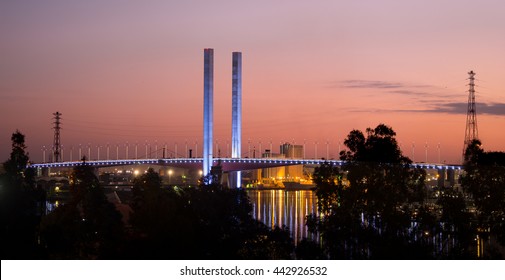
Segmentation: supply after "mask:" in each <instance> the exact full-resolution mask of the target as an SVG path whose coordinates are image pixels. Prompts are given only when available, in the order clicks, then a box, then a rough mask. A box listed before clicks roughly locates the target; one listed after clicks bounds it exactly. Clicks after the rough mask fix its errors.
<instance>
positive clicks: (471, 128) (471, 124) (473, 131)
mask: <svg viewBox="0 0 505 280" xmlns="http://www.w3.org/2000/svg"><path fill="white" fill-rule="evenodd" d="M468 75H469V80H470V83H469V84H468V86H469V89H468V110H467V112H466V129H465V143H464V144H463V158H464V157H465V152H466V148H467V147H468V145H469V144H470V143H471V142H472V141H473V140H475V139H479V130H478V129H477V113H476V110H475V72H473V71H470V72H468Z"/></svg>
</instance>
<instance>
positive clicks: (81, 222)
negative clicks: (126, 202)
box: [41, 162, 123, 259]
mask: <svg viewBox="0 0 505 280" xmlns="http://www.w3.org/2000/svg"><path fill="white" fill-rule="evenodd" d="M70 191H71V194H72V197H71V199H70V201H69V202H68V203H67V204H66V205H63V206H62V207H61V208H60V209H57V210H55V211H54V212H52V213H50V214H49V215H48V216H46V217H45V219H44V220H43V221H42V223H41V228H42V237H43V241H44V243H45V245H46V247H47V250H48V254H49V257H50V258H78V259H95V258H99V259H109V258H117V257H118V256H119V252H120V246H121V242H122V240H123V224H122V220H121V214H120V213H119V212H118V211H117V210H116V208H115V206H114V205H113V204H112V203H110V202H109V201H108V200H107V197H106V195H105V193H104V190H103V188H102V187H101V186H100V184H99V182H98V178H97V177H96V175H95V173H94V169H93V167H91V166H89V165H87V164H86V163H85V162H83V163H82V164H81V165H79V166H76V167H75V168H74V171H73V173H72V176H71V188H70ZM60 240H61V241H63V242H61V243H60Z"/></svg>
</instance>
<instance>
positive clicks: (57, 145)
mask: <svg viewBox="0 0 505 280" xmlns="http://www.w3.org/2000/svg"><path fill="white" fill-rule="evenodd" d="M53 116H54V118H53V119H54V122H53V124H54V127H53V128H54V142H53V161H54V162H59V161H60V154H61V142H60V129H61V127H60V124H61V123H60V120H61V113H60V112H56V113H53Z"/></svg>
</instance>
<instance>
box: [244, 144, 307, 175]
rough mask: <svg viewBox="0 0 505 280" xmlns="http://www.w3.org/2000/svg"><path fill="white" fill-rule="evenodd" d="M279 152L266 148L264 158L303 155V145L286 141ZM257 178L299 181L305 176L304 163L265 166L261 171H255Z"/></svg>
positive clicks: (299, 156) (300, 156)
mask: <svg viewBox="0 0 505 280" xmlns="http://www.w3.org/2000/svg"><path fill="white" fill-rule="evenodd" d="M279 151H280V152H279V153H273V152H272V151H271V150H265V151H264V152H263V153H262V154H261V157H262V158H275V159H282V158H286V159H295V158H302V157H303V145H292V144H289V143H284V144H282V145H280V147H279ZM254 174H255V175H256V176H254V177H255V178H253V179H255V180H257V181H265V180H267V181H272V180H277V181H299V180H300V179H301V178H303V177H304V175H303V165H291V166H280V167H271V168H263V169H261V170H260V172H257V173H256V172H255V173H254Z"/></svg>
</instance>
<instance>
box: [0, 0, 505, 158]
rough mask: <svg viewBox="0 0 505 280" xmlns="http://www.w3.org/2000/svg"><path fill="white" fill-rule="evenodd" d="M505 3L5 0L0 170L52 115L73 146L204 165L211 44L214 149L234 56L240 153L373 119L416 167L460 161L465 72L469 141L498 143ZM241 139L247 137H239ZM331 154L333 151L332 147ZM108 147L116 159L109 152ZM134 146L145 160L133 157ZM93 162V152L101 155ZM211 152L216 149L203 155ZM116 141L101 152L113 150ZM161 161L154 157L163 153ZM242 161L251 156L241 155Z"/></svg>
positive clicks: (0, 47) (227, 125)
mask: <svg viewBox="0 0 505 280" xmlns="http://www.w3.org/2000/svg"><path fill="white" fill-rule="evenodd" d="M504 15H505V1H502V0H482V1H469V0H459V1H449V0H436V1H435V0H427V1H378V0H374V1H372V0H370V1H365V0H363V1H335V0H334V1H287V0H286V1H271V0H270V1H262V0H260V1H219V0H214V1H166V0H164V1H98V0H97V1H95V0H88V1H38V0H37V1H35V0H34V1H2V2H0V35H1V43H0V59H1V61H0V119H1V121H0V161H2V162H3V161H5V160H6V159H7V158H8V156H9V153H10V136H11V134H12V133H13V132H14V131H15V130H16V129H19V130H20V131H21V132H22V133H23V134H25V135H26V144H27V145H28V150H29V152H30V156H31V158H32V160H33V161H35V162H40V161H41V160H42V148H43V146H44V145H45V146H46V147H50V146H51V145H52V141H53V130H52V120H51V118H52V113H54V112H56V111H59V112H61V113H62V114H63V116H62V117H63V120H62V128H63V129H62V132H61V141H62V144H63V145H64V157H65V160H68V159H69V150H70V147H73V157H74V160H75V159H76V158H77V151H76V149H77V147H78V145H79V144H81V145H83V146H86V147H87V145H88V143H89V144H91V146H92V147H93V148H92V150H93V152H92V158H96V155H95V154H96V152H95V150H96V146H97V145H100V146H102V147H105V146H106V145H107V143H109V145H110V146H111V147H115V146H116V145H117V144H118V143H119V144H120V145H121V147H122V148H121V153H124V145H125V143H126V142H127V141H128V143H129V144H130V145H131V146H130V147H131V148H130V155H132V151H133V148H132V147H133V145H134V143H136V142H138V143H139V144H138V145H139V156H140V154H142V155H143V154H144V145H145V143H146V141H147V142H148V143H149V144H151V145H152V149H154V145H155V143H158V148H161V147H162V146H163V145H164V144H165V143H167V145H168V149H169V150H174V146H175V144H174V143H175V142H177V143H178V147H179V150H178V152H179V154H182V153H183V152H182V150H183V149H184V143H185V142H186V141H187V142H188V145H190V146H191V148H193V149H194V145H195V144H194V143H195V141H198V146H199V147H198V154H199V156H201V149H202V148H201V142H202V135H203V132H202V131H203V129H202V127H203V110H202V108H203V49H204V48H213V49H214V77H215V80H214V112H215V114H214V128H215V129H214V140H217V142H218V145H219V146H220V149H221V154H222V155H223V156H224V155H226V150H227V148H226V143H227V141H228V142H229V141H230V138H231V70H232V68H231V59H232V52H233V51H241V52H242V56H243V135H242V137H243V138H242V139H243V140H242V143H243V148H242V151H245V152H244V156H247V154H245V153H247V151H248V142H249V141H250V143H251V146H254V147H256V150H257V149H259V145H260V144H259V143H260V141H261V145H262V148H263V149H265V148H269V145H270V142H272V143H273V146H274V151H278V146H279V143H280V142H293V141H294V142H295V143H296V144H303V143H304V142H305V143H306V150H307V151H306V154H307V156H308V157H313V156H314V153H315V144H314V143H315V142H318V146H317V150H318V154H317V155H318V157H325V156H326V142H329V148H330V157H337V149H338V143H339V141H340V142H343V140H344V138H345V136H346V135H347V133H348V132H349V131H350V130H352V129H360V130H363V131H364V130H365V129H366V128H367V127H375V126H376V125H377V124H379V123H385V124H387V125H390V126H392V127H393V129H394V130H395V131H396V132H397V137H398V140H399V142H400V143H401V145H402V148H403V150H404V153H405V154H406V155H407V156H409V157H412V144H413V143H415V144H414V145H415V161H425V145H426V143H428V161H430V162H437V161H438V151H437V146H438V143H440V154H441V156H440V157H441V161H446V162H448V163H460V160H461V153H462V148H463V140H464V134H465V122H466V106H467V100H468V85H467V84H468V74H467V73H468V72H469V71H470V70H473V71H475V72H476V73H477V74H476V100H477V114H478V115H477V120H478V127H479V136H480V139H481V140H482V142H483V144H484V149H485V150H501V151H504V150H505V78H504V77H505V16H504ZM249 139H250V140H249ZM341 147H342V148H343V145H342V146H341ZM112 150H114V152H112ZM140 151H142V152H140ZM101 153H102V158H103V157H105V148H102V152H101ZM215 154H217V152H215ZM112 155H115V148H111V157H115V156H112ZM160 155H161V153H160ZM251 156H252V155H251Z"/></svg>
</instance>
